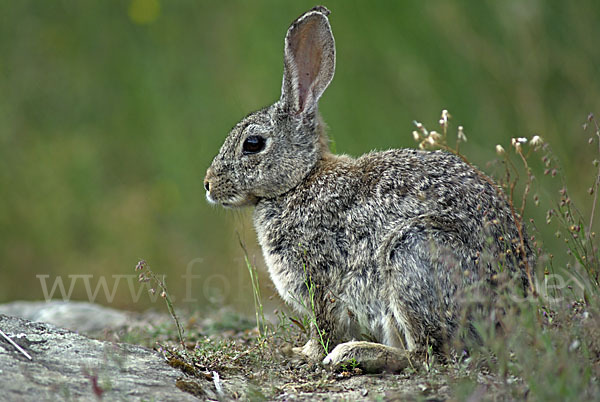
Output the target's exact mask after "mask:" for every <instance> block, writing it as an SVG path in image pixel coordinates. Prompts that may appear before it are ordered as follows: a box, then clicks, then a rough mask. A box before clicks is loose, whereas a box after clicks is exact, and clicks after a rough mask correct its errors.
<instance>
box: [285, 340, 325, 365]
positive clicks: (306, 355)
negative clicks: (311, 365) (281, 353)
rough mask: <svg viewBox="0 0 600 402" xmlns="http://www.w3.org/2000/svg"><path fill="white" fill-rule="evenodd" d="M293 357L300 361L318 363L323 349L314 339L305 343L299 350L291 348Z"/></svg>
mask: <svg viewBox="0 0 600 402" xmlns="http://www.w3.org/2000/svg"><path fill="white" fill-rule="evenodd" d="M292 351H293V352H294V355H295V356H296V357H298V358H300V359H302V360H306V361H309V362H318V361H320V360H321V359H322V358H323V347H322V346H321V344H320V343H319V342H317V341H316V340H315V339H311V340H309V341H308V342H306V345H304V346H303V347H301V348H293V349H292Z"/></svg>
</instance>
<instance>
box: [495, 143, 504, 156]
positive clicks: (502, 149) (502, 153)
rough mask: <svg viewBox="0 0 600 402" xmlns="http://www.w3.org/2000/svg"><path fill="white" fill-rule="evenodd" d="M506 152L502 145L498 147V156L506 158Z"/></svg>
mask: <svg viewBox="0 0 600 402" xmlns="http://www.w3.org/2000/svg"><path fill="white" fill-rule="evenodd" d="M505 152H506V151H505V150H504V148H503V147H502V145H500V144H498V145H496V155H498V156H504V154H505Z"/></svg>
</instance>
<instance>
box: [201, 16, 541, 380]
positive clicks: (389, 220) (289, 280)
mask: <svg viewBox="0 0 600 402" xmlns="http://www.w3.org/2000/svg"><path fill="white" fill-rule="evenodd" d="M328 15H329V10H327V9H326V8H325V7H323V6H317V7H314V8H313V9H311V10H309V11H308V12H306V13H304V14H303V15H301V16H300V17H299V18H298V19H296V20H295V21H294V22H293V23H292V25H291V26H290V28H289V29H288V31H287V34H286V36H285V51H284V73H283V84H282V89H281V98H280V99H279V100H278V101H277V102H275V103H274V104H273V105H271V106H269V107H266V108H264V109H262V110H259V111H257V112H255V113H251V114H250V115H248V116H247V117H245V118H244V119H243V120H242V121H241V122H239V123H238V124H237V125H236V126H235V127H234V128H233V129H232V130H231V132H230V133H229V136H228V137H227V138H226V139H225V143H224V144H223V146H222V147H221V150H220V151H219V154H218V155H217V156H216V157H215V158H214V160H213V162H212V164H211V166H210V168H209V169H208V171H207V173H206V178H205V180H204V186H205V188H206V191H207V193H206V196H207V199H208V200H209V201H210V202H211V203H216V204H220V205H223V206H224V207H242V206H254V226H255V229H256V232H257V235H258V240H259V243H260V245H261V247H262V250H263V253H264V258H265V261H266V264H267V266H268V270H269V274H270V276H271V278H272V280H273V282H274V284H275V286H276V288H277V291H278V292H279V294H280V295H281V297H282V298H283V299H284V300H285V301H286V302H287V303H289V304H290V305H292V306H293V307H294V308H295V309H296V310H298V311H299V312H302V313H308V314H311V317H313V318H314V323H315V325H313V326H314V328H313V330H314V331H315V337H314V339H312V340H311V341H309V342H308V343H307V344H306V345H305V346H304V347H303V348H302V349H299V350H300V351H301V353H303V354H304V355H305V356H306V357H307V358H309V359H312V360H316V359H319V360H322V359H323V357H325V359H324V360H323V363H324V364H328V365H331V366H333V367H336V366H338V365H340V364H341V363H343V362H344V361H347V360H350V359H352V358H354V359H356V361H357V362H359V363H360V364H361V366H362V367H363V369H365V370H368V371H381V370H399V369H402V368H403V367H405V365H406V364H407V358H408V357H409V356H410V354H411V353H415V352H419V351H423V350H425V349H426V348H427V347H428V346H431V347H433V350H434V351H435V352H440V353H441V352H444V351H445V350H446V348H447V346H448V345H449V343H450V341H451V340H452V339H453V337H455V336H456V335H457V329H458V327H459V324H460V319H461V317H463V318H464V317H465V315H464V311H465V310H464V305H465V300H466V299H465V297H463V295H464V294H465V292H467V291H468V290H470V289H473V288H475V287H477V285H478V284H483V285H486V286H488V288H493V287H494V286H495V284H496V282H497V281H498V275H497V274H498V271H499V266H502V267H505V268H506V269H504V270H503V271H504V272H505V273H509V274H510V275H509V276H512V277H517V278H518V282H519V286H522V287H523V288H526V287H527V283H528V281H527V275H526V274H525V268H524V266H525V265H526V264H527V260H528V259H529V261H530V262H531V261H532V260H531V257H530V255H531V251H530V246H529V244H528V242H527V236H526V235H525V234H524V233H522V232H521V233H519V229H518V228H517V226H516V224H515V220H514V216H513V214H512V213H511V209H510V207H509V205H508V204H507V202H506V201H505V200H504V198H503V197H502V196H501V194H500V193H499V190H498V189H497V187H496V186H495V185H494V184H493V183H492V182H491V180H490V179H488V178H487V177H486V176H484V175H483V174H481V173H480V172H478V171H477V170H475V169H474V168H473V167H471V166H469V165H467V164H466V163H464V162H463V161H462V160H461V159H460V158H458V157H457V156H454V155H452V154H449V153H446V152H442V151H436V152H431V151H417V150H412V149H399V150H398V149H395V150H388V151H384V152H371V153H368V154H366V155H363V156H361V157H359V158H357V159H354V158H351V157H349V156H346V155H334V154H332V153H331V152H330V151H329V148H328V139H327V136H326V134H325V132H324V124H323V123H322V120H321V118H320V116H319V113H318V107H317V102H318V100H319V98H320V97H321V95H322V94H323V92H324V91H325V89H326V88H327V86H328V85H329V83H330V82H331V80H332V78H333V74H334V70H335V42H334V39H333V35H332V33H331V27H330V25H329V20H328V18H327V16H328ZM507 256H508V257H507ZM499 259H501V261H502V262H501V263H499V262H498V261H499ZM484 295H485V297H487V298H488V299H491V298H492V297H493V296H492V294H491V293H489V292H487V291H486V292H484ZM479 304H481V303H479ZM467 318H468V317H467ZM467 326H468V323H467ZM467 332H468V330H467ZM367 340H368V341H367ZM321 341H322V342H321ZM327 342H329V344H328V346H329V350H331V349H332V348H333V347H334V346H335V348H334V349H333V350H332V351H331V352H330V353H329V354H328V355H327V356H325V354H324V348H323V346H324V345H326V343H327ZM336 345H337V346H336Z"/></svg>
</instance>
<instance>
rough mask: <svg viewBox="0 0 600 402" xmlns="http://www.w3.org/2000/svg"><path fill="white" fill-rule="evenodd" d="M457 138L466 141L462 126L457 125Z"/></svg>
mask: <svg viewBox="0 0 600 402" xmlns="http://www.w3.org/2000/svg"><path fill="white" fill-rule="evenodd" d="M458 139H459V140H460V141H462V142H467V136H466V135H465V132H464V129H463V126H458Z"/></svg>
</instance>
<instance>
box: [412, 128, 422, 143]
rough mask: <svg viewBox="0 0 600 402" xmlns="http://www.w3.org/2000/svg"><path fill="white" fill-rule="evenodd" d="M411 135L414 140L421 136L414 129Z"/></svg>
mask: <svg viewBox="0 0 600 402" xmlns="http://www.w3.org/2000/svg"><path fill="white" fill-rule="evenodd" d="M412 136H413V138H414V139H415V141H419V140H420V139H421V136H420V135H419V133H418V132H417V131H416V130H415V131H413V132H412Z"/></svg>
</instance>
